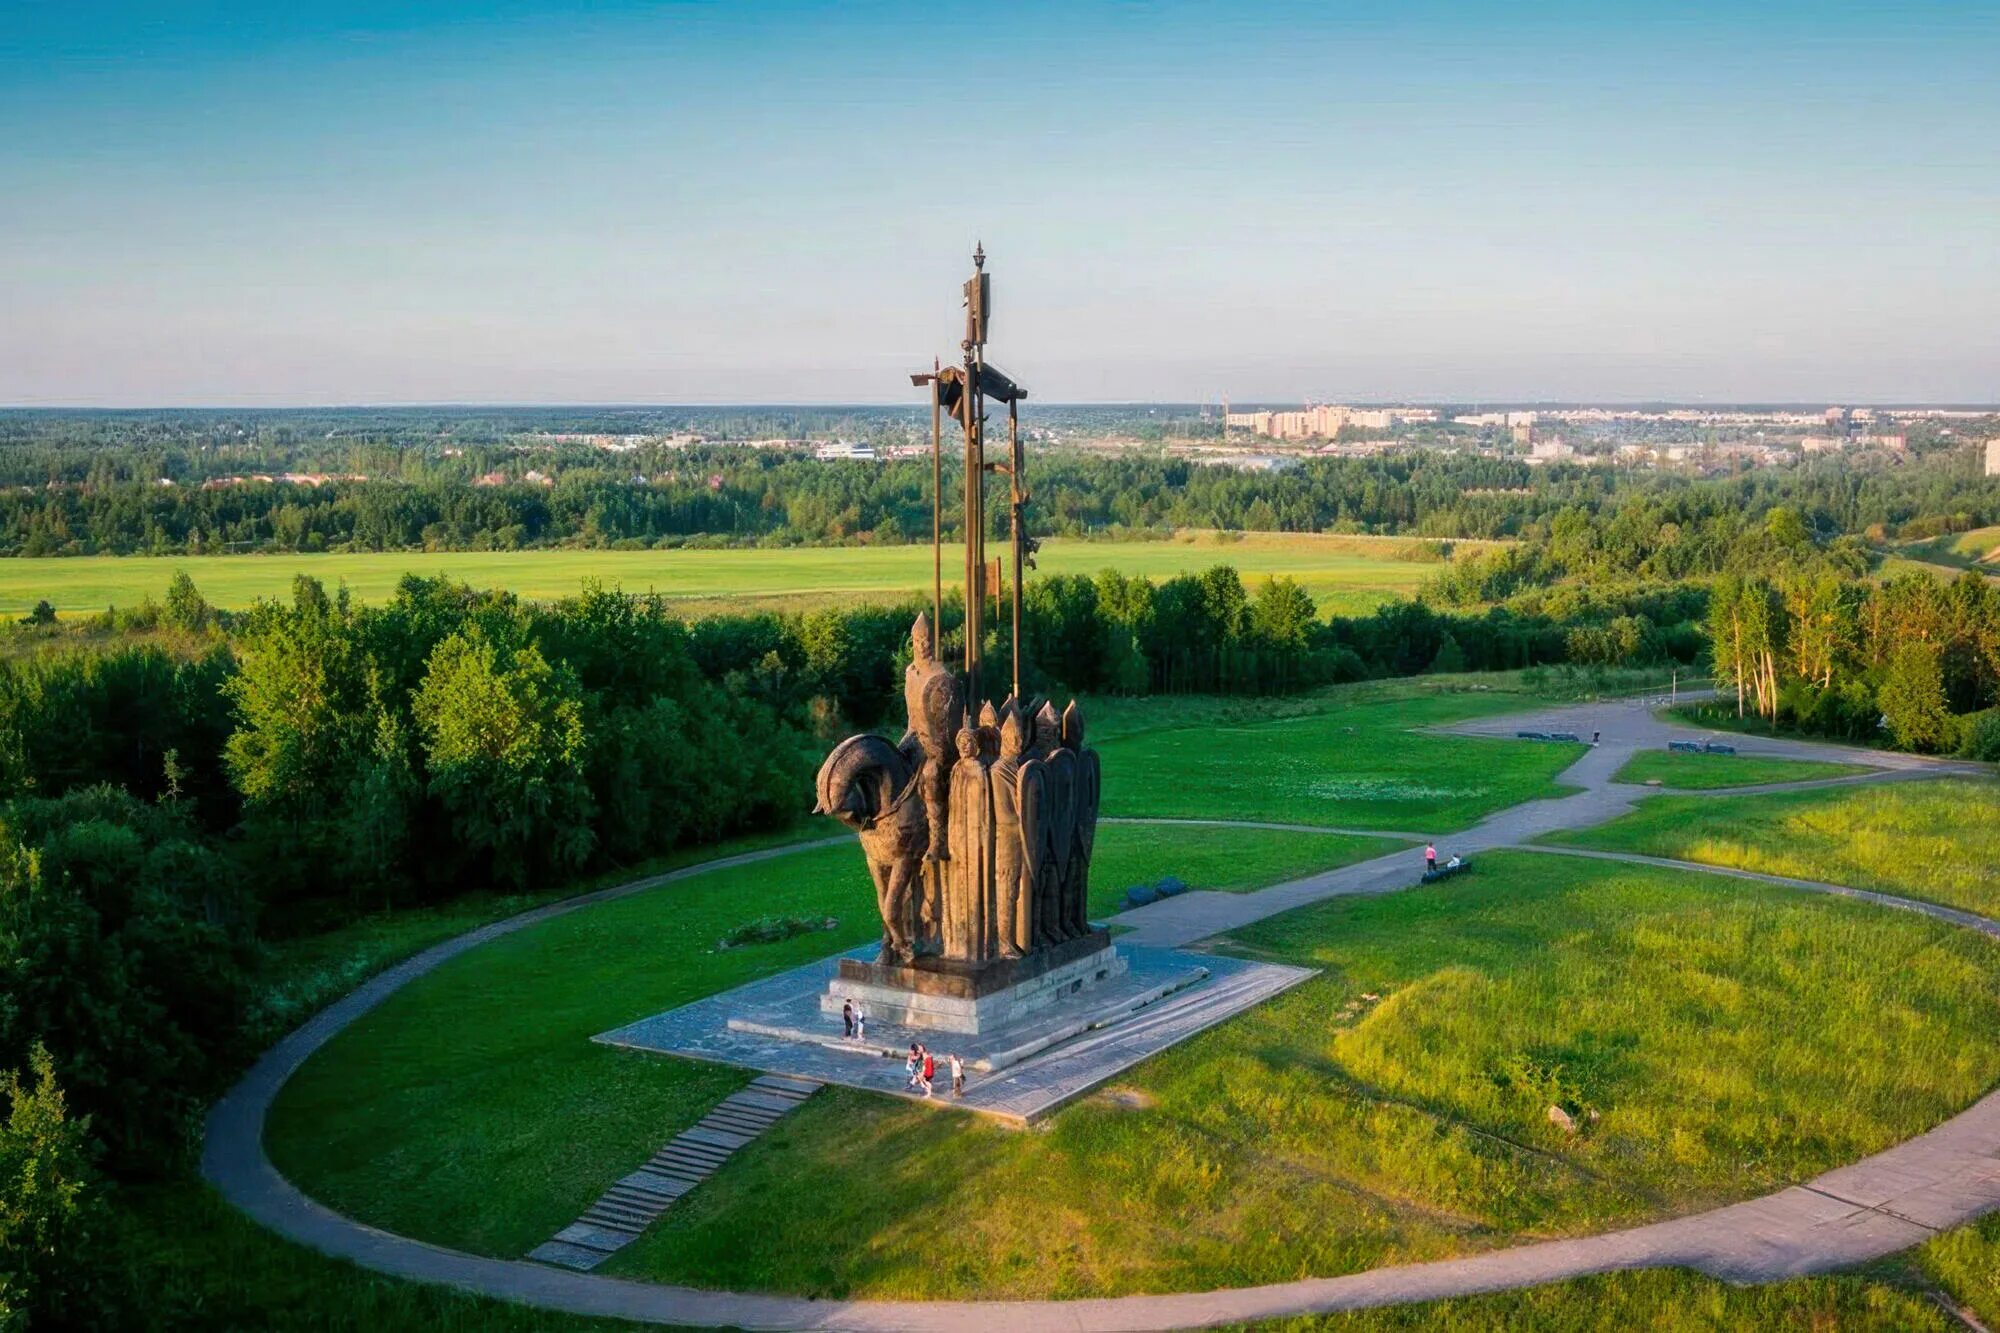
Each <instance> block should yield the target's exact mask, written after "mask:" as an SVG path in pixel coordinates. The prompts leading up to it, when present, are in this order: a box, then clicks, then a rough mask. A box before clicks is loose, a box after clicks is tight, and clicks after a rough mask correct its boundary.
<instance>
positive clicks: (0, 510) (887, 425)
mask: <svg viewBox="0 0 2000 1333" xmlns="http://www.w3.org/2000/svg"><path fill="white" fill-rule="evenodd" d="M10 420H11V424H12V425H13V426H14V434H15V435H16V436H17V437H18V438H15V439H13V440H12V441H11V442H8V441H7V440H6V436H7V432H6V431H5V430H4V429H0V554H12V555H29V556H48V555H73V554H100V553H101V554H155V555H175V554H206V553H215V552H223V551H243V550H259V551H303V552H317V551H346V550H359V551H402V550H510V549H519V548H532V547H544V546H573V547H583V548H593V549H597V548H615V547H625V548H647V547H661V546H666V547H672V546H683V545H727V544H735V545H752V544H767V545H791V544H838V543H863V542H866V543H898V542H906V541H915V540H922V539H925V538H926V537H927V536H928V534H929V532H930V526H931V515H930V491H931V465H930V461H929V459H928V458H924V457H902V458H893V459H887V460H885V461H881V462H852V461H821V460H818V459H815V458H813V457H811V456H810V455H809V454H806V453H804V452H802V451H801V450H798V449H795V448H794V449H787V448H770V449H761V448H760V449H753V448H747V447H744V446H743V445H741V444H740V443H739V444H732V443H729V442H727V441H716V440H713V439H710V440H708V441H707V442H703V443H698V444H675V443H667V442H661V441H658V440H652V441H650V442H645V443H637V444H635V447H633V448H631V449H630V450H629V451H627V452H622V453H616V454H609V453H607V452H606V451H604V450H603V449H599V448H595V447H592V446H591V445H590V444H588V443H583V442H578V441H575V440H568V439H562V438H556V437H547V438H538V437H533V436H527V437H524V436H518V435H514V436H509V435H504V434H497V435H496V434H495V432H494V431H493V430H492V429H490V428H482V429H471V428H469V427H468V426H467V425H466V423H462V422H459V423H454V424H453V425H452V426H451V428H450V429H447V428H446V427H445V425H444V424H442V423H437V422H426V423H425V424H424V425H423V427H422V428H418V427H415V426H406V427H404V428H402V429H387V428H383V427H375V428H363V427H361V426H358V425H356V424H354V423H352V422H349V423H348V424H346V425H344V426H342V427H341V428H339V429H329V430H327V431H324V432H321V433H318V434H313V433H310V432H308V431H307V430H305V429H303V427H304V426H305V425H306V424H308V422H307V421H304V420H302V421H300V422H297V423H295V424H294V423H291V419H290V418H281V420H283V421H285V422H286V423H287V424H284V425H282V426H274V425H271V424H270V423H264V424H263V425H260V426H259V427H258V430H257V433H255V434H246V435H243V436H241V437H238V436H236V435H234V434H233V433H231V429H232V428H227V427H225V426H223V425H218V424H217V423H213V422H210V423H207V424H206V426H205V427H204V428H203V429H197V428H196V427H195V426H194V425H191V424H189V425H185V426H183V428H182V429H181V431H180V433H176V432H175V431H174V430H173V429H170V427H171V426H172V424H173V423H172V419H171V418H169V419H168V420H167V421H166V422H165V423H162V422H154V421H152V420H151V419H150V418H148V419H144V420H143V421H142V422H131V421H127V420H126V419H125V418H122V417H118V418H113V419H112V420H113V421H114V422H115V423H116V424H117V425H118V427H119V430H120V432H121V433H120V434H118V435H117V436H116V437H115V438H116V439H117V440H119V441H122V442H117V443H106V442H104V441H103V440H101V439H100V438H99V435H98V434H96V433H93V432H92V431H89V430H84V429H82V428H81V427H79V426H78V425H77V423H74V422H70V421H68V420H67V419H61V418H58V419H52V420H51V421H49V422H46V423H43V424H42V426H41V427H40V428H39V433H38V431H37V430H24V429H23V428H22V427H21V425H20V421H19V419H18V418H14V419H6V418H0V426H4V425H6V424H9V423H10ZM360 420H361V421H362V422H366V421H368V418H365V417H364V418H361V419H360ZM731 420H733V419H731ZM311 424H319V423H317V422H313V423H311ZM737 424H739V425H756V424H764V423H760V422H758V421H757V420H756V419H750V420H747V421H744V422H740V423H737ZM770 424H795V423H794V422H792V421H789V420H786V421H779V422H773V423H770ZM850 424H853V425H855V426H856V427H857V435H858V437H860V438H873V439H876V440H878V442H879V443H881V444H882V445H883V446H884V447H887V446H890V445H893V444H897V443H902V444H909V443H913V442H917V436H916V434H915V433H914V432H915V431H916V423H915V421H914V419H913V418H910V417H908V415H907V414H902V415H896V414H890V415H888V416H885V417H882V418H879V419H868V418H864V419H856V420H855V421H854V422H851V423H850ZM491 425H492V423H486V426H487V427H490V426H491ZM59 427H60V428H59ZM1994 428H1995V429H2000V423H1995V425H1994ZM104 429H109V427H105V428H104ZM243 429H244V427H242V426H237V427H234V428H233V430H237V431H240V430H243ZM78 432H80V437H78V438H72V437H73V436H77V435H78ZM128 436H130V437H134V438H128ZM93 441H94V442H95V443H94V444H93V443H92V442H93ZM1964 455H1965V451H1964V450H1963V449H1957V450H1948V451H1944V452H1941V453H1938V454H1935V455H1932V456H1929V457H1926V458H1923V459H1920V460H1917V461H1914V462H1909V463H1904V464H1901V465H1896V466H1889V465H1881V466H1868V467H1859V466H1855V465H1853V464H1851V463H1850V462H1848V461H1847V460H1841V459H1826V460H1815V461H1810V462H1808V463H1806V464H1802V465H1800V466H1797V467H1791V468H1763V469H1755V470H1746V471H1742V472H1738V473H1734V474H1731V475H1727V476H1721V477H1709V478H1700V477H1694V476H1691V475H1688V474H1683V473H1675V472H1657V471H1650V470H1646V471H1640V470H1632V469H1622V468H1617V467H1609V466H1582V465H1576V464H1557V465H1554V466H1550V467H1531V466H1529V465H1528V464H1527V463H1526V462H1524V461H1522V460H1520V459H1509V458H1489V457H1483V456H1479V455H1476V454H1472V453H1447V452H1443V451H1438V450H1423V449H1403V450H1400V451H1395V452H1390V453H1387V454H1383V455H1380V456H1376V457H1368V458H1348V457H1341V458H1310V459H1306V460H1304V461H1302V462H1301V463H1300V464H1299V465H1298V466H1296V467H1291V468H1288V469H1286V470H1284V471H1280V472H1275V473H1261V472H1259V473H1252V472H1242V471H1238V470H1236V469H1234V468H1231V467H1227V466H1220V465H1216V464H1212V463H1204V462H1199V461H1194V460H1192V459H1190V458H1187V457H1181V456H1176V455H1172V454H1169V453H1166V452H1163V451H1160V450H1145V449H1128V450H1122V451H1119V452H1115V453H1113V452H1105V451H1091V450H1083V449H1076V448H1070V447H1065V446H1062V445H1059V444H1048V443H1039V444H1037V446H1036V449H1035V461H1034V477H1033V482H1034V494H1035V504H1034V506H1033V507H1032V508H1031V510H1030V521H1031V525H1032V527H1033V530H1034V531H1035V532H1036V533H1037V534H1038V535H1043V536H1067V537H1079V536H1091V535H1099V534H1126V533H1146V532H1153V531H1166V530H1170V529H1175V528H1221V529H1237V530H1247V531H1272V532H1336V533H1375V534H1402V535H1414V536H1423V537H1431V538H1437V539H1441V540H1451V539H1473V538H1502V537H1505V538H1527V539H1535V540H1546V542H1547V544H1548V546H1549V549H1550V550H1551V551H1552V552H1557V553H1559V554H1558V558H1559V560H1560V561H1561V563H1562V564H1564V565H1565V566H1566V567H1568V566H1574V567H1583V566H1589V565H1596V564H1608V565H1612V566H1616V567H1617V568H1619V569H1620V570H1622V571H1624V572H1627V573H1630V574H1632V575H1634V576H1640V577H1646V578H1656V579H1679V578H1689V577H1700V576H1704V575H1708V574H1713V573H1717V572H1720V571H1721V570H1722V569H1723V568H1724V566H1725V565H1726V564H1727V562H1728V560H1729V558H1730V552H1731V551H1732V549H1733V548H1734V545H1735V544H1736V543H1737V541H1738V540H1739V539H1740V538H1742V537H1743V536H1744V535H1745V534H1746V533H1751V532H1754V531H1756V530H1757V529H1758V528H1759V527H1760V526H1761V525H1762V524H1763V523H1764V522H1765V519H1766V516H1767V515H1768V514H1769V513H1770V512H1771V511H1772V510H1774V509H1777V508H1785V509H1788V510H1789V511H1790V512H1792V513H1793V514H1794V515H1796V516H1797V517H1798V519H1799V521H1800V522H1801V523H1802V524H1804V526H1805V528H1806V530H1807V531H1808V532H1810V533H1812V534H1813V535H1814V536H1815V538H1817V539H1819V540H1825V539H1827V538H1830V537H1832V536H1836V535H1841V534H1846V535H1850V536H1855V537H1857V538H1861V537H1867V538H1870V539H1877V540H1879V539H1880V538H1882V537H1885V536H1890V535H1896V534H1907V535H1931V534H1934V533H1937V532H1943V531H1950V530H1955V529H1962V528H1968V527H1974V526H1979V525H1982V524H1986V523H1993V522H2000V479H1988V478H1982V477H1979V476H1977V475H1976V474H1975V473H1974V472H1973V471H1972V470H1971V469H1969V468H1968V466H1967V465H1966V462H1965V456H1964ZM287 474H295V475H300V476H310V477H313V478H315V479H316V480H315V481H312V482H307V481H294V482H286V481H283V480H277V481H269V482H265V481H256V480H250V478H255V477H257V476H259V475H264V476H271V477H278V478H282V477H284V476H285V475H287ZM354 478H365V479H360V480H356V479H354ZM999 500H1000V497H999V495H998V493H997V490H996V493H995V495H994V504H995V509H994V511H993V512H992V513H991V514H990V515H989V521H990V522H991V523H992V525H993V528H994V530H995V532H996V533H997V532H998V531H999V530H1001V529H1002V528H1003V527H1004V517H1003V516H1002V514H1001V513H1000V511H999V508H998V504H999ZM947 527H948V528H951V530H952V534H953V535H955V528H953V527H952V523H951V521H950V520H949V519H948V521H947ZM1458 572H1459V579H1458V582H1456V583H1455V584H1454V585H1452V586H1451V588H1450V589H1448V590H1446V589H1442V588H1441V589H1440V592H1441V593H1442V592H1445V591H1449V592H1450V593H1451V595H1453V596H1455V597H1456V598H1457V599H1458V600H1460V601H1461V602H1472V601H1491V600H1495V598H1496V596H1505V595H1508V594H1509V593H1510V592H1511V591H1515V590H1518V587H1519V586H1522V580H1523V579H1524V578H1528V577H1531V576H1532V575H1533V571H1528V570H1524V569H1522V568H1520V567H1518V566H1510V565H1507V564H1506V563H1505V562H1504V561H1500V560H1495V561H1493V562H1491V563H1489V564H1487V565H1484V566H1466V567H1464V568H1463V569H1461V570H1460V571H1458Z"/></svg>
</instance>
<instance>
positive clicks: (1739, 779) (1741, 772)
mask: <svg viewBox="0 0 2000 1333" xmlns="http://www.w3.org/2000/svg"><path fill="white" fill-rule="evenodd" d="M1867 771H1868V770H1867V769H1866V768H1864V767H1862V766H1861V765H1859V764H1831V763H1826V762H1824V761H1821V760H1811V759H1760V758H1757V757H1756V756H1754V755H1728V754H1684V753H1677V752H1673V751H1668V750H1646V751H1643V752H1642V753H1639V754H1635V755H1633V756H1632V758H1631V759H1630V761H1628V762H1627V763H1626V765H1625V767H1623V768H1621V769H1619V770H1618V776H1617V777H1615V778H1613V779H1612V781H1614V782H1633V783H1644V782H1658V783H1659V784H1660V785H1661V786H1663V787H1678V788H1680V789H1681V790H1683V791H1708V790H1711V789H1713V788H1717V787H1755V786H1759V785H1761V784H1763V783H1766V782H1810V781H1812V780H1813V779H1815V778H1845V777H1852V776H1854V775H1855V774H1856V773H1866V772H1867Z"/></svg>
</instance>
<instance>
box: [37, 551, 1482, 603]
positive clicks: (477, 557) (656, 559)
mask: <svg viewBox="0 0 2000 1333" xmlns="http://www.w3.org/2000/svg"><path fill="white" fill-rule="evenodd" d="M1458 545H1459V546H1460V547H1463V548H1468V549H1477V548H1479V547H1481V546H1484V545H1491V543H1478V542H1463V543H1458ZM958 561H959V552H958V548H956V547H954V548H952V549H950V550H947V551H946V552H945V562H944V563H945V578H946V582H947V583H951V582H953V581H954V575H953V570H954V569H955V568H956V567H957V563H958ZM1218 564H1229V565H1234V566H1235V567H1236V569H1237V572H1238V573H1240V574H1242V575H1243V577H1244V580H1245V582H1246V583H1247V584H1249V585H1250V586H1251V587H1252V588H1253V590H1254V588H1255V586H1256V585H1257V584H1259V583H1261V582H1262V581H1263V580H1264V579H1266V578H1268V577H1270V576H1272V575H1277V574H1284V575H1288V576H1290V577H1292V578H1294V579H1296V580H1298V581H1299V583H1300V584H1302V585H1303V586H1304V587H1305V589H1306V591H1307V592H1309V593H1311V594H1312V596H1313V599H1314V601H1316V602H1317V603H1318V604H1319V608H1320V611H1321V613H1322V614H1326V613H1341V614H1359V613H1366V612H1368V611H1370V610H1373V609H1374V608H1375V607H1376V606H1379V605H1381V604H1382V603H1383V602H1386V601H1390V600H1392V599H1394V598H1396V597H1402V596H1408V595H1409V594H1410V593H1413V592H1415V591H1416V588H1417V586H1418V584H1419V583H1421V582H1422V581H1423V579H1424V577H1425V575H1427V574H1429V573H1430V572H1431V571H1432V570H1433V569H1434V568H1435V567H1436V566H1435V563H1434V558H1432V557H1427V556H1426V555H1425V545H1424V544H1423V543H1420V542H1417V541H1413V540H1409V539H1404V538H1391V537H1382V538H1375V537H1342V536H1321V535H1317V534H1309V533H1214V532H1191V533H1183V534H1180V535H1179V536H1177V537H1175V538H1174V539H1172V540H1167V541H1076V540H1063V539H1050V540H1049V541H1047V542H1045V543H1043V545H1042V548H1041V551H1040V553H1039V554H1038V555H1037V556H1036V567H1037V572H1038V573H1040V574H1044V575H1046V574H1087V575H1088V574H1096V573H1097V572H1098V571H1100V570H1103V569H1116V570H1119V571H1120V572H1122V573H1125V574H1135V575H1146V576H1148V577H1151V578H1154V579H1162V578H1169V577H1172V576H1173V575H1175V574H1184V573H1195V572H1199V571H1201V570H1205V569H1208V568H1210V567H1211V566H1213V565H1218ZM176 570H186V571H187V573H188V576H189V577H190V578H192V579H193V580H194V581H195V584H196V586H197V587H199V588H200V589H201V592H202V595H203V596H204V597H205V598H207V599H208V601H209V603H210V604H211V605H214V606H219V607H223V608H226V609H236V608H241V607H246V606H249V605H250V604H251V603H252V602H254V601H256V600H257V599H258V598H262V597H285V596H288V595H289V593H290V589H291V583H292V578H293V576H294V575H296V574H301V573H304V574H310V575H312V576H313V577H314V578H317V579H319V580H320V581H321V582H322V583H324V584H325V585H326V586H327V588H328V589H329V590H332V589H334V588H336V587H338V586H340V585H342V584H345V585H346V587H347V589H348V591H349V593H350V594H351V595H352V596H353V597H355V598H356V599H358V600H360V601H363V602H380V601H385V600H387V599H388V598H389V596H390V595H391V594H392V593H393V592H394V591H395V587H396V583H397V582H398V580H400V579H401V578H402V577H403V576H404V575H405V574H422V575H425V576H428V577H440V576H442V577H449V578H453V579H456V580H459V581H460V582H464V583H470V584H472V585H473V586H474V587H479V588H505V589H508V590H511V591H513V592H516V593H519V594H520V595H521V596H523V597H526V598H530V599H533V600H540V601H552V600H555V599H557V598H561V597H570V596H574V595H575V594H576V593H577V591H578V590H579V589H580V588H581V587H582V586H583V583H584V581H585V580H586V579H595V580H597V581H599V582H601V583H602V584H604V585H605V586H606V587H612V588H623V589H624V590H625V591H627V592H657V593H659V594H660V595H662V596H664V597H667V598H670V599H673V600H675V601H678V602H684V603H686V604H687V608H688V610H689V611H690V612H691V613H696V614H705V613H715V612H721V611H734V610H742V609H744V608H745V607H748V606H762V605H770V604H776V605H780V606H786V607H793V606H797V605H803V604H807V603H810V604H814V605H823V604H826V603H827V602H829V601H833V602H843V601H846V602H851V601H859V600H876V601H880V600H885V599H887V598H891V597H897V596H902V595H913V596H914V595H921V594H923V593H926V592H928V591H929V589H930V586H931V573H932V564H931V551H930V548H929V546H928V545H910V546H848V547H797V548H787V549H771V550H758V549H731V550H652V551H600V550H560V549H558V550H533V551H450V552H422V551H390V552H368V553H342V554H328V555H306V554H297V555H212V556H170V557H152V556H64V557H46V558H20V557H17V558H13V559H5V560H0V615H5V616H19V615H21V614H23V613H25V612H26V611H27V610H28V609H29V608H30V607H32V606H33V605H34V604H35V603H36V601H38V600H40V599H43V598H46V599H47V600H48V601H49V602H50V603H51V604H52V605H54V606H55V608H56V609H57V611H58V612H65V611H68V612H83V611H102V610H104V609H105V608H106V607H107V606H119V607H130V606H134V605H137V604H138V603H139V602H140V601H141V600H143V599H144V598H147V597H151V598H154V599H155V600H158V599H159V598H160V597H161V596H162V595H163V594H164V593H165V592H166V588H167V584H168V582H169V581H170V580H171V579H172V578H173V576H174V573H175V571H176Z"/></svg>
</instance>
